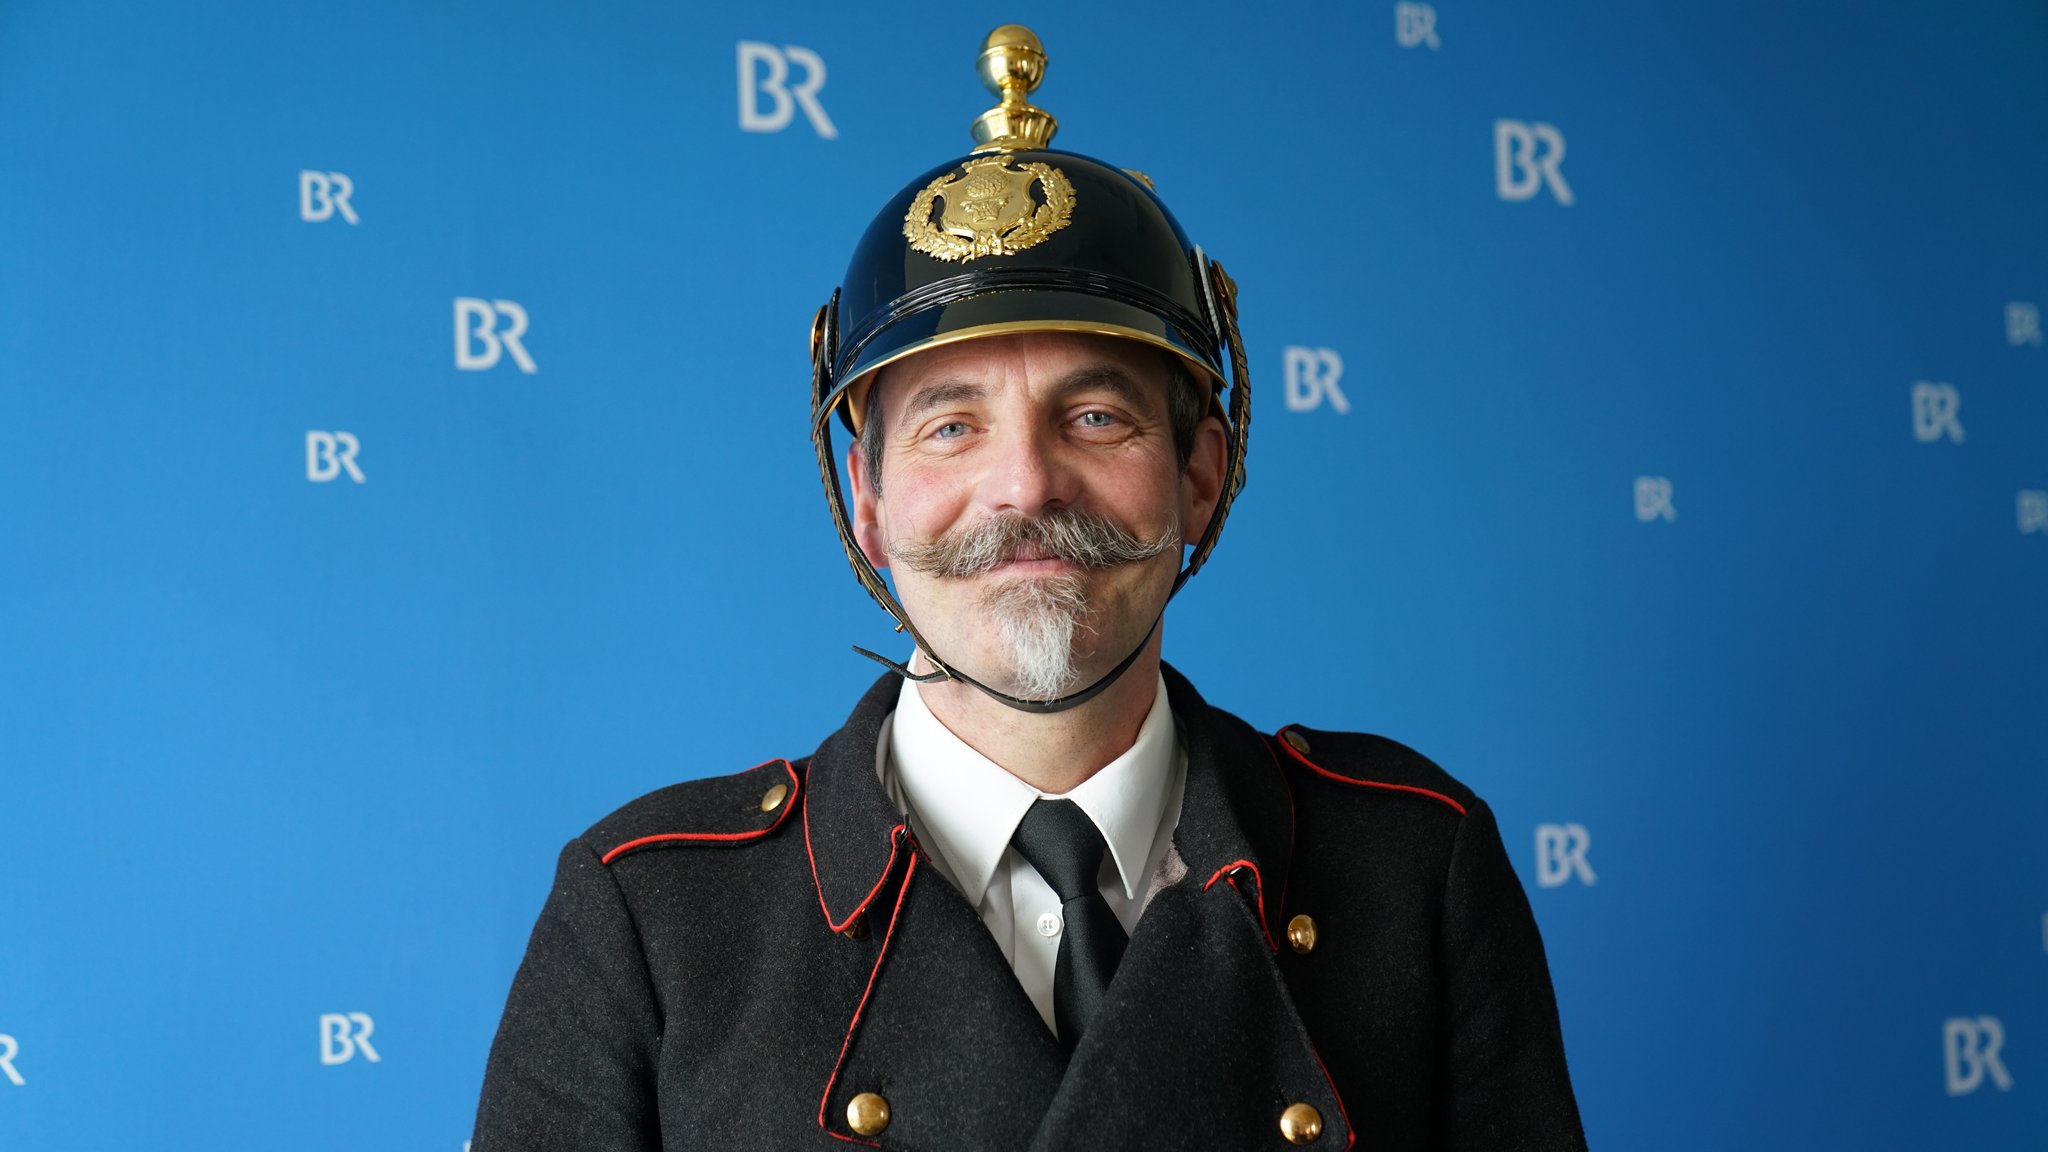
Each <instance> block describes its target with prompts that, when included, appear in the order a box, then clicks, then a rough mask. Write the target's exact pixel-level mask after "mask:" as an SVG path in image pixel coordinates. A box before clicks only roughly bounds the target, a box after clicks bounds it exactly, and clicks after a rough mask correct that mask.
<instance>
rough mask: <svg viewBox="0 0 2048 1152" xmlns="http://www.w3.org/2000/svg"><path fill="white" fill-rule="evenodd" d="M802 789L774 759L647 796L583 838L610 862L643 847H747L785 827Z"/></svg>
mask: <svg viewBox="0 0 2048 1152" xmlns="http://www.w3.org/2000/svg"><path fill="white" fill-rule="evenodd" d="M802 787H803V780H802V777H801V774H799V773H798V772H797V770H796V766H795V765H794V764H791V763H790V762H789V761H787V760H770V761H768V762H767V763H766V764H758V765H756V766H754V767H752V768H749V769H747V770H746V771H744V772H735V773H733V774H732V775H730V776H713V777H710V778H708V779H704V780H686V781H684V782H683V783H681V784H671V785H669V786H668V787H666V788H663V789H660V790H659V791H655V792H649V793H648V794H647V795H645V796H642V797H640V798H639V799H638V800H635V801H633V802H632V803H630V804H628V805H626V806H625V807H624V808H621V809H619V810H618V811H617V812H614V813H612V814H611V815H609V816H607V817H605V818H604V819H602V820H600V821H598V822H597V824H596V825H595V826H593V827H592V828H591V829H590V831H588V832H586V833H584V834H583V839H584V842H585V843H586V844H589V845H590V847H591V849H592V850H593V851H596V852H597V853H599V854H600V858H601V859H602V860H603V861H604V862H605V863H606V864H610V863H611V862H612V861H614V860H617V859H618V858H619V857H621V856H624V855H625V854H626V853H628V852H636V851H638V850H640V849H642V848H650V847H660V846H684V845H698V846H704V847H733V846H737V845H742V844H747V843H751V842H753V841H755V840H759V839H761V838H762V837H764V836H767V835H768V834H769V833H771V832H773V831H775V830H776V829H777V828H780V827H781V826H782V822H783V821H784V820H786V819H788V818H789V814H790V812H791V811H793V810H794V809H795V808H796V806H797V792H798V791H799V790H801V789H802Z"/></svg>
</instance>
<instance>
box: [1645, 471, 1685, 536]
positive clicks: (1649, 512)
mask: <svg viewBox="0 0 2048 1152" xmlns="http://www.w3.org/2000/svg"><path fill="white" fill-rule="evenodd" d="M1636 519H1637V520H1640V521H1642V522H1643V523H1645V524H1649V523H1652V522H1654V521H1657V520H1676V519H1678V508H1677V507H1676V506H1675V505H1673V504H1672V503H1671V480H1670V478H1669V477H1665V476H1638V477H1636Z"/></svg>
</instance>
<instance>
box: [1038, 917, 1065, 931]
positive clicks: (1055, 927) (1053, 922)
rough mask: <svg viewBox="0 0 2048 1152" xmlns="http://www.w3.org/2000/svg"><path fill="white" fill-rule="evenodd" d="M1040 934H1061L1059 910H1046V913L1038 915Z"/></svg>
mask: <svg viewBox="0 0 2048 1152" xmlns="http://www.w3.org/2000/svg"><path fill="white" fill-rule="evenodd" d="M1038 934H1039V935H1040V936H1057V935H1059V934H1060V914H1059V913H1057V912H1046V913H1042V914H1041V915H1040V916H1039V917H1038Z"/></svg>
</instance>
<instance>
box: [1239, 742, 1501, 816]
mask: <svg viewBox="0 0 2048 1152" xmlns="http://www.w3.org/2000/svg"><path fill="white" fill-rule="evenodd" d="M1292 727H1294V725H1292V724H1289V725H1288V726H1287V728H1292ZM1287 728H1282V729H1281V730H1280V731H1278V732H1276V733H1274V736H1275V737H1276V738H1277V739H1279V741H1280V745H1281V747H1283V748H1285V749H1287V754H1288V755H1289V756H1292V757H1294V758H1295V759H1296V760H1299V761H1301V762H1302V764H1303V765H1304V766H1305V767H1307V768H1308V770H1309V771H1311V772H1314V773H1315V774H1316V775H1318V776H1324V777H1327V778H1329V779H1331V780H1336V781H1338V782H1340V783H1343V784H1355V785H1358V786H1359V787H1362V788H1384V789H1386V790H1387V791H1389V792H1413V793H1414V794H1416V795H1417V796H1427V797H1429V798H1430V799H1432V800H1441V801H1443V802H1444V803H1446V804H1448V805H1450V806H1451V809H1452V811H1455V812H1456V813H1457V814H1458V815H1460V816H1463V815H1464V814H1465V806H1464V805H1463V804H1460V803H1458V802H1457V801H1456V800H1453V799H1451V798H1450V797H1449V796H1446V795H1444V794H1443V793H1441V792H1432V791H1430V790H1429V789H1427V788H1417V787H1416V786H1414V785H1413V784H1389V783H1387V782H1385V781H1383V780H1360V779H1358V778H1357V777H1355V776H1343V775H1339V774H1338V773H1335V772H1332V771H1330V770H1329V769H1328V768H1325V767H1323V766H1322V765H1320V764H1317V763H1316V762H1314V761H1313V760H1310V759H1309V758H1308V757H1306V756H1303V755H1302V754H1301V752H1300V750H1299V749H1297V748H1295V746H1294V745H1292V744H1289V743H1288V742H1287V738H1286V736H1287Z"/></svg>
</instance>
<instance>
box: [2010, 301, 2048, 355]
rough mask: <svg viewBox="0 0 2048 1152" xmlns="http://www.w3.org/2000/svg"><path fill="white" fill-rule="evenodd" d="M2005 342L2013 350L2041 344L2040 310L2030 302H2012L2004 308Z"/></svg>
mask: <svg viewBox="0 0 2048 1152" xmlns="http://www.w3.org/2000/svg"><path fill="white" fill-rule="evenodd" d="M2005 342H2006V343H2007V344H2010V345H2012V346H2013V347H2015V348H2019V347H2022V346H2023V345H2028V344H2032V345H2036V346H2038V345H2039V344H2040V343H2041V309H2040V308H2038V307H2036V306H2035V305H2034V304H2033V302H2032V301H2028V300H2014V301H2012V302H2011V303H2008V304H2007V305H2006V306H2005Z"/></svg>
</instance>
